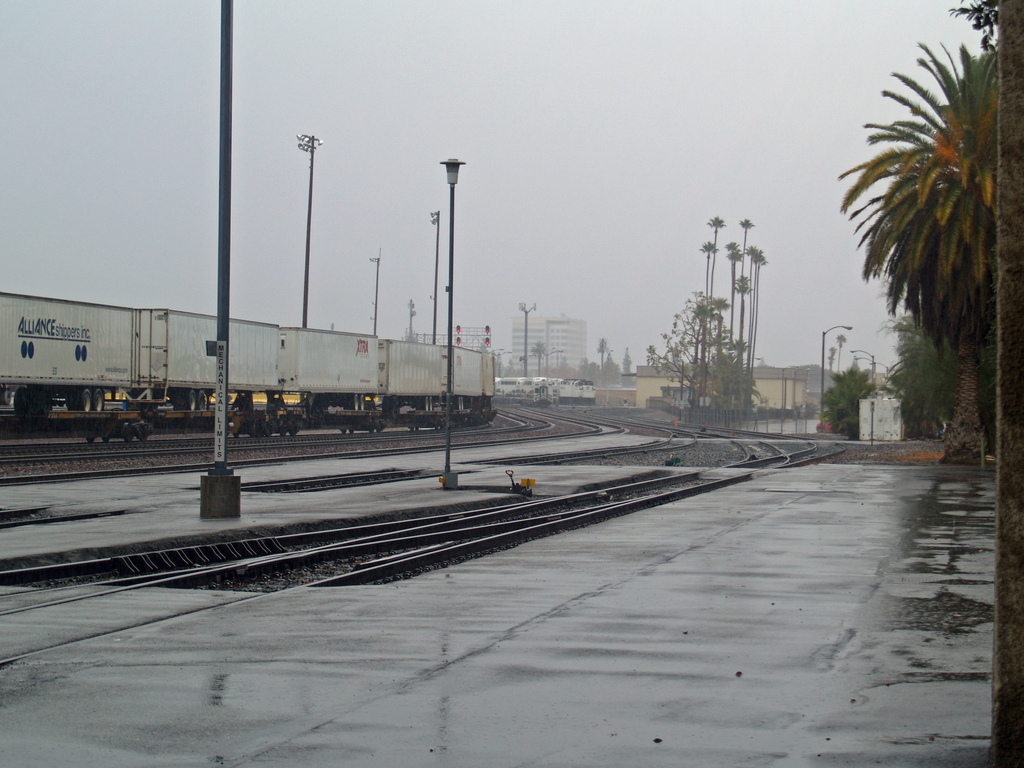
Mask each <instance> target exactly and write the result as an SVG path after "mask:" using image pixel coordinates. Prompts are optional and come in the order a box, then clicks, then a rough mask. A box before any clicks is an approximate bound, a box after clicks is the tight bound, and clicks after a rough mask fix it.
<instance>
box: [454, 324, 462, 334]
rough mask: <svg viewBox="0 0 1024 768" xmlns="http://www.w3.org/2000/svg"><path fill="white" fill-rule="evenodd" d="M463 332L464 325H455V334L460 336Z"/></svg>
mask: <svg viewBox="0 0 1024 768" xmlns="http://www.w3.org/2000/svg"><path fill="white" fill-rule="evenodd" d="M461 333H462V326H461V325H456V326H455V335H456V336H458V335H460V334H461Z"/></svg>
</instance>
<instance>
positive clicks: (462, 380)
mask: <svg viewBox="0 0 1024 768" xmlns="http://www.w3.org/2000/svg"><path fill="white" fill-rule="evenodd" d="M444 349H445V353H446V354H447V352H448V348H447V347H445V348H444ZM452 352H453V353H454V359H453V362H452V394H456V395H468V396H472V397H480V395H481V394H483V357H484V356H483V355H482V354H480V353H479V352H476V351H474V350H472V349H461V348H459V347H454V348H453V349H452ZM447 373H448V370H447V361H446V362H445V376H447ZM442 381H443V382H444V386H445V387H447V386H448V380H447V378H442Z"/></svg>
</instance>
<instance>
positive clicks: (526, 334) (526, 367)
mask: <svg viewBox="0 0 1024 768" xmlns="http://www.w3.org/2000/svg"><path fill="white" fill-rule="evenodd" d="M536 308H537V304H536V303H534V305H533V306H532V307H530V308H529V309H527V308H526V303H525V302H520V303H519V311H520V312H522V313H523V314H524V315H525V316H526V321H525V324H524V325H523V378H524V379H525V378H528V377H529V375H530V313H531V312H533V310H535V309H536Z"/></svg>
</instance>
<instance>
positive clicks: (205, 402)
mask: <svg viewBox="0 0 1024 768" xmlns="http://www.w3.org/2000/svg"><path fill="white" fill-rule="evenodd" d="M209 406H210V398H209V397H207V396H206V393H205V392H200V393H199V410H200V411H205V410H206V409H207V408H208V407H209Z"/></svg>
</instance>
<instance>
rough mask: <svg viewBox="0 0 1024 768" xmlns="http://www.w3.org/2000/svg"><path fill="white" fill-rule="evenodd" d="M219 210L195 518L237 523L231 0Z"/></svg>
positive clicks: (227, 0)
mask: <svg viewBox="0 0 1024 768" xmlns="http://www.w3.org/2000/svg"><path fill="white" fill-rule="evenodd" d="M220 7H221V26H220V29H221V54H220V207H219V216H218V232H217V339H216V341H212V340H207V341H206V353H207V354H208V355H213V356H216V358H217V373H216V376H217V381H216V392H217V404H216V407H215V408H214V425H215V426H214V438H213V467H211V469H210V471H209V473H207V474H205V475H203V476H202V477H200V478H199V517H200V518H237V517H241V514H242V510H241V507H242V501H241V499H242V479H241V478H240V477H238V476H237V475H235V474H233V473H232V471H231V469H230V468H228V453H227V450H228V443H227V435H228V359H229V357H228V331H229V329H230V321H229V319H228V318H229V316H230V315H229V312H230V307H229V306H228V303H229V302H228V300H229V298H230V294H231V58H232V45H231V40H232V18H233V10H234V9H233V6H232V0H221V6H220Z"/></svg>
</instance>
